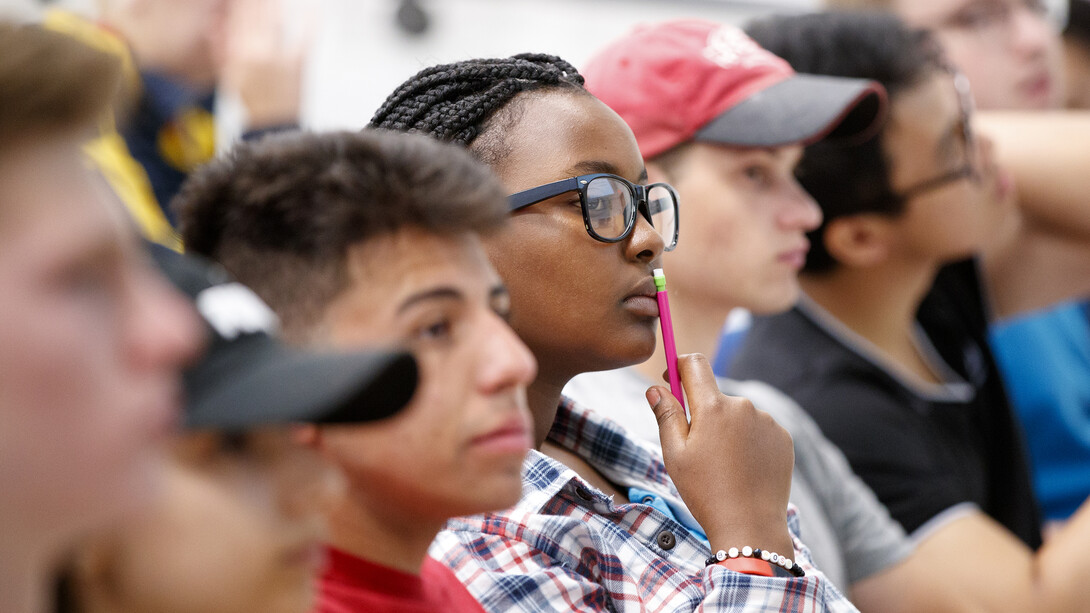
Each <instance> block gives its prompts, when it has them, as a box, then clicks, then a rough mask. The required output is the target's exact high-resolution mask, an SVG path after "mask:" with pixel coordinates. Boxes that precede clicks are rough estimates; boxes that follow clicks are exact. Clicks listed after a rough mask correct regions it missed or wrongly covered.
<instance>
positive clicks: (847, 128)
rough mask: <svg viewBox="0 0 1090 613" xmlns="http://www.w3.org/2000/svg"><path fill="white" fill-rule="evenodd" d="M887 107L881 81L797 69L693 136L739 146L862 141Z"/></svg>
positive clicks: (879, 122) (876, 128) (872, 132)
mask: <svg viewBox="0 0 1090 613" xmlns="http://www.w3.org/2000/svg"><path fill="white" fill-rule="evenodd" d="M885 112H886V94H885V90H884V89H882V87H881V86H880V85H878V84H877V83H875V82H873V81H866V80H863V79H846V78H842V77H829V76H822V75H809V74H796V75H794V76H791V77H789V78H788V79H786V80H784V81H780V82H779V83H776V84H775V85H772V86H770V87H767V88H765V89H763V90H761V91H758V92H757V93H755V94H753V95H751V96H750V97H749V98H746V99H745V100H743V101H742V102H740V103H738V104H736V105H735V106H733V107H732V108H730V109H728V110H727V111H725V112H723V113H722V114H721V115H719V116H718V117H716V118H715V119H713V120H711V121H710V122H708V123H707V124H705V125H704V126H703V127H702V128H701V129H700V130H699V131H698V132H697V133H696V134H695V135H694V136H693V140H696V141H703V142H713V143H718V144H723V145H734V146H739V147H780V146H785V145H792V144H802V145H808V144H811V143H814V142H817V141H819V140H822V139H824V138H843V139H850V140H855V141H858V142H862V141H863V140H866V139H868V138H870V137H871V136H873V135H874V134H875V133H876V132H877V130H878V129H879V127H880V126H881V122H882V120H883V119H884V118H885Z"/></svg>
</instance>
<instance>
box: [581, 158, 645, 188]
mask: <svg viewBox="0 0 1090 613" xmlns="http://www.w3.org/2000/svg"><path fill="white" fill-rule="evenodd" d="M596 172H606V173H609V174H611V175H617V176H618V177H623V176H624V173H622V172H621V169H620V168H617V167H616V166H614V165H613V164H610V163H609V162H606V161H604V160H585V161H582V162H579V163H578V164H576V165H575V166H572V167H571V174H573V175H589V174H594V173H596ZM636 182H637V183H645V182H647V169H646V168H641V169H640V176H639V177H637V178H636Z"/></svg>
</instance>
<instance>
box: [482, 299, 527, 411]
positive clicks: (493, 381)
mask: <svg viewBox="0 0 1090 613" xmlns="http://www.w3.org/2000/svg"><path fill="white" fill-rule="evenodd" d="M486 316H487V317H488V318H489V322H488V325H487V326H485V327H484V330H482V332H483V333H484V338H485V339H486V340H485V341H484V342H483V343H481V345H480V347H481V351H479V352H478V354H477V359H479V360H480V361H481V363H480V368H479V369H478V371H477V372H478V377H477V384H478V387H479V389H480V390H481V392H482V393H484V394H494V393H498V392H502V391H505V390H508V389H510V388H512V387H517V386H526V385H529V384H530V383H532V382H533V381H534V377H536V376H537V360H536V359H535V358H534V354H533V353H531V352H530V348H529V347H527V346H526V343H523V342H522V339H521V338H519V337H518V335H517V334H515V331H514V330H512V329H511V326H510V325H508V324H507V322H506V321H504V320H503V318H501V317H500V316H499V315H496V314H495V313H492V312H489V313H488V314H487V315H486Z"/></svg>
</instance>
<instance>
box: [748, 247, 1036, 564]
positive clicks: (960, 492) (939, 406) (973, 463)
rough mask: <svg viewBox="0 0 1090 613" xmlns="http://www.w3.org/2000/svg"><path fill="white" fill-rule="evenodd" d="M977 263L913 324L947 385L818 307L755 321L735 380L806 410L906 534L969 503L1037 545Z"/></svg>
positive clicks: (947, 281) (962, 267)
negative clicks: (908, 368)
mask: <svg viewBox="0 0 1090 613" xmlns="http://www.w3.org/2000/svg"><path fill="white" fill-rule="evenodd" d="M981 296H982V294H981V290H980V284H979V279H978V277H977V272H976V267H975V262H974V261H971V260H970V261H965V262H960V263H958V264H955V265H951V266H948V267H946V268H945V269H943V270H942V271H941V272H940V273H939V275H938V278H937V279H936V281H935V285H934V287H933V289H932V291H931V292H930V293H929V294H928V296H927V297H926V299H925V300H924V302H923V304H922V305H921V307H920V310H919V313H918V315H917V322H918V324H919V328H918V330H917V338H918V342H919V344H920V349H921V351H922V352H923V353H924V354H925V355H927V356H928V357H929V358H930V359H929V361H930V362H931V363H932V364H935V365H937V367H938V370H939V371H940V373H939V374H940V375H941V377H942V379H943V381H944V383H943V384H929V383H925V382H923V381H920V380H918V379H914V378H912V377H909V376H906V375H905V374H904V373H902V372H900V371H898V369H897V368H895V367H893V366H892V365H891V364H890V363H889V362H888V361H886V359H885V358H884V357H883V356H882V355H881V354H880V353H878V351H877V349H876V348H874V347H873V345H870V344H869V343H867V342H866V341H865V340H863V339H862V338H861V337H859V336H857V335H855V334H854V333H852V332H851V331H850V330H848V329H847V328H846V327H845V326H844V325H843V324H841V323H840V322H838V321H836V320H835V319H833V318H832V316H831V315H829V314H828V313H827V312H825V311H823V310H822V309H820V307H818V306H817V305H816V304H814V303H812V302H809V301H807V300H804V301H803V302H801V303H800V305H799V306H798V307H796V308H794V309H792V310H791V311H789V312H786V313H782V314H780V315H776V316H772V317H762V318H757V319H756V320H755V321H754V323H753V327H752V328H751V330H750V331H749V334H748V336H747V338H746V341H745V344H744V346H743V347H742V349H741V350H740V351H739V353H738V354H737V355H736V357H735V359H734V362H733V364H732V365H731V369H730V372H731V375H732V376H734V377H739V378H752V379H759V380H763V381H766V382H768V383H769V384H771V385H773V386H774V387H777V388H779V389H780V390H781V391H783V392H784V393H786V394H787V395H788V396H791V397H792V398H793V399H794V400H795V401H796V402H798V403H799V404H800V405H801V406H802V407H803V408H804V409H806V410H807V412H809V413H810V414H811V415H812V416H813V418H814V420H815V421H816V422H817V423H818V425H819V426H820V427H821V429H822V431H823V432H824V433H825V435H826V437H827V438H829V439H830V440H831V441H833V442H834V443H835V444H836V445H837V446H839V447H840V448H841V450H842V451H843V452H844V454H845V456H847V458H848V460H849V462H850V463H851V465H852V469H853V470H854V471H855V473H856V474H858V475H859V476H860V477H861V478H862V479H863V480H864V481H865V482H866V483H867V484H868V485H869V486H870V487H871V489H873V490H874V492H875V493H876V494H877V495H878V498H879V499H880V500H881V501H882V503H883V504H885V505H886V507H887V508H888V509H889V511H890V513H891V514H892V515H893V517H894V518H895V519H896V520H897V521H899V522H900V523H901V524H902V525H903V526H904V528H905V530H907V531H908V532H914V531H915V530H917V529H918V528H920V527H922V526H924V525H925V524H926V523H927V522H928V521H929V520H931V519H933V518H935V517H936V516H938V515H939V514H940V513H942V512H944V511H947V510H949V509H954V508H956V507H959V506H963V505H966V504H973V505H976V506H978V507H979V508H980V509H981V510H983V512H985V513H987V514H988V515H990V516H991V517H993V518H994V519H995V520H996V521H998V522H999V523H1001V524H1003V525H1004V526H1006V527H1007V528H1008V529H1009V530H1010V531H1011V532H1013V533H1014V534H1015V535H1016V536H1017V537H1018V538H1020V539H1021V540H1022V541H1023V542H1025V543H1026V544H1027V545H1029V546H1030V547H1033V548H1036V547H1038V546H1039V545H1040V544H1041V534H1040V519H1039V515H1038V510H1037V505H1036V501H1035V499H1034V495H1033V489H1032V486H1031V482H1030V477H1029V470H1028V467H1027V463H1026V457H1025V453H1024V445H1023V442H1022V437H1021V432H1020V431H1019V430H1018V427H1017V425H1016V423H1015V421H1014V418H1013V416H1012V413H1011V408H1010V405H1009V403H1008V400H1007V396H1006V392H1005V391H1004V389H1003V385H1002V382H1001V380H1000V376H999V372H998V369H997V367H996V365H995V362H994V360H993V358H992V355H991V351H990V349H989V347H988V344H987V317H986V313H985V310H984V306H983V301H982V299H981Z"/></svg>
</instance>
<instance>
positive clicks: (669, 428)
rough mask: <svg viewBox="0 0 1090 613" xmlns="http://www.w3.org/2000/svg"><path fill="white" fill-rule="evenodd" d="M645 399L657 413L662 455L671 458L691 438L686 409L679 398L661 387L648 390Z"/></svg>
mask: <svg viewBox="0 0 1090 613" xmlns="http://www.w3.org/2000/svg"><path fill="white" fill-rule="evenodd" d="M645 397H646V398H647V403H648V404H650V405H651V410H652V411H653V412H654V413H655V420H656V421H658V424H659V442H660V443H661V444H662V453H663V455H664V456H669V455H670V453H671V452H672V451H673V450H675V449H680V448H682V447H684V445H685V439H686V438H687V437H688V436H689V422H688V420H686V419H685V409H683V408H681V403H680V402H678V400H677V398H674V395H673V394H671V393H670V391H669V390H667V389H666V388H665V387H663V386H661V385H655V386H652V387H651V388H650V389H648V390H647V392H646V394H645Z"/></svg>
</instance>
